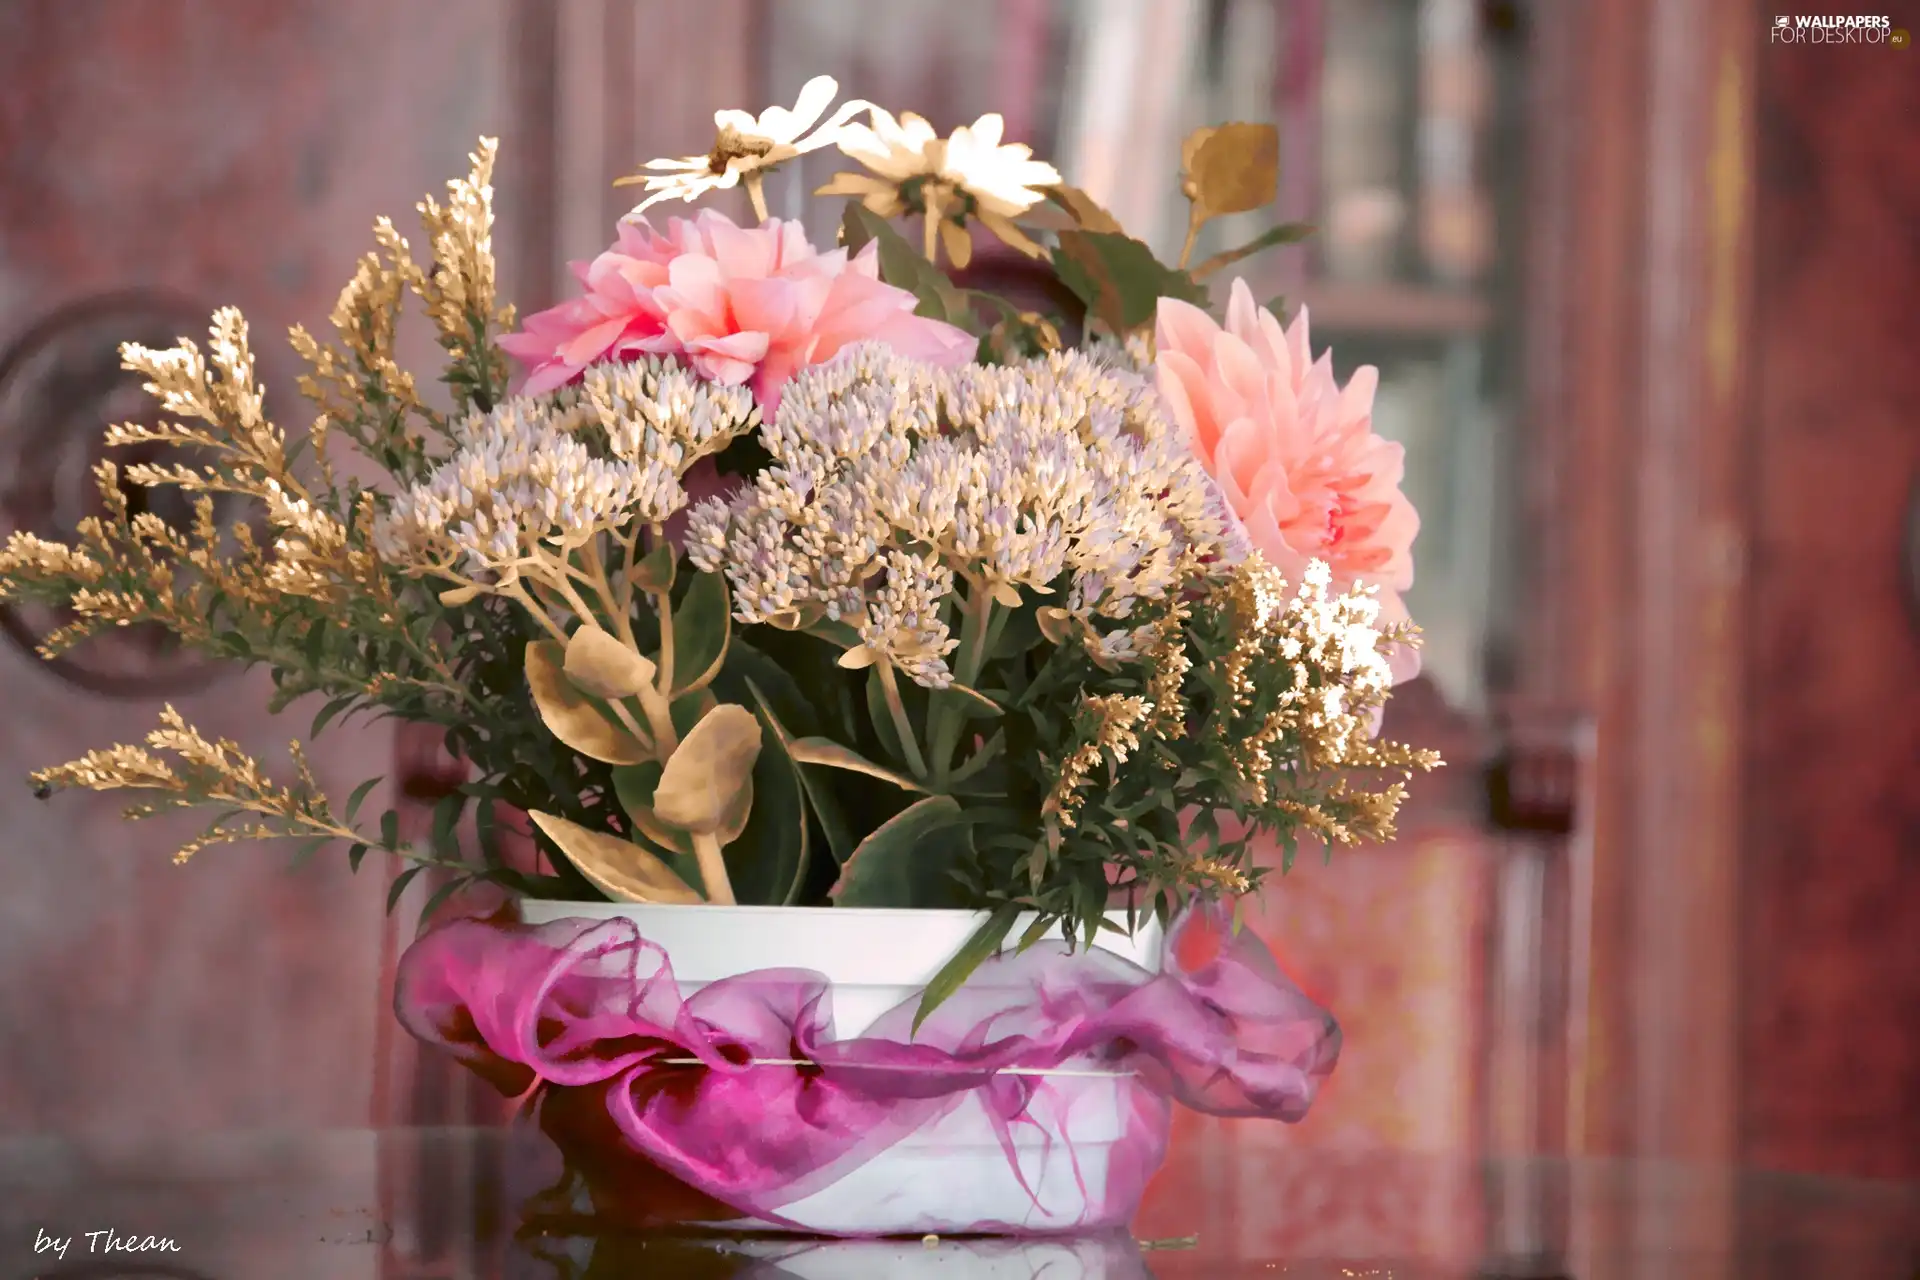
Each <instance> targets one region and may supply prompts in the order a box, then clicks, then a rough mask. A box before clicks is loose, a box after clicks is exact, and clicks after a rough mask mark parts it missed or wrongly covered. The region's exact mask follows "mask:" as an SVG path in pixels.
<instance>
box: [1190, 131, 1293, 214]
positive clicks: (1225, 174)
mask: <svg viewBox="0 0 1920 1280" xmlns="http://www.w3.org/2000/svg"><path fill="white" fill-rule="evenodd" d="M1180 154H1181V160H1182V162H1183V164H1184V167H1185V169H1186V180H1185V181H1184V182H1183V183H1182V185H1181V190H1182V191H1184V192H1185V193H1186V196H1187V198H1188V199H1189V200H1191V201H1193V205H1194V216H1195V217H1196V218H1197V219H1198V220H1200V221H1205V220H1206V219H1208V218H1217V217H1219V216H1220V215H1221V214H1223V213H1246V212H1248V211H1249V210H1252V209H1260V208H1264V207H1265V206H1267V205H1270V204H1272V203H1273V200H1274V196H1275V195H1276V194H1277V193H1278V191H1279V188H1280V131H1279V130H1278V129H1276V128H1274V127H1273V126H1272V125H1270V124H1223V125H1219V126H1217V127H1215V128H1212V129H1198V130H1195V131H1194V132H1193V133H1192V134H1189V135H1188V137H1187V141H1186V143H1185V145H1183V146H1182V147H1181V149H1180Z"/></svg>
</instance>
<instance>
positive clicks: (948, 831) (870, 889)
mask: <svg viewBox="0 0 1920 1280" xmlns="http://www.w3.org/2000/svg"><path fill="white" fill-rule="evenodd" d="M966 832H967V828H966V824H965V822H964V821H963V818H962V813H961V809H960V803H959V802H958V801H957V800H955V799H954V798H953V797H952V796H928V797H927V798H926V799H924V800H920V801H917V802H916V803H914V804H910V805H908V806H907V807H906V808H905V809H902V810H901V811H900V812H899V813H896V814H895V815H894V816H893V817H891V818H889V819H887V820H886V821H885V822H883V823H881V824H880V825H879V826H878V827H876V828H875V829H874V831H873V833H872V834H871V835H869V836H868V837H867V838H866V839H865V840H862V841H861V842H860V845H859V847H858V848H856V849H855V850H854V851H853V856H852V857H851V858H848V859H847V864H846V866H845V867H843V868H841V871H840V879H839V882H838V883H836V884H835V885H834V886H833V888H832V890H830V891H829V895H828V896H830V897H831V898H832V899H833V901H834V904H835V905H836V906H842V907H945V906H953V905H956V904H955V902H954V899H955V889H956V886H955V885H954V884H953V882H952V880H951V878H950V877H949V876H948V875H947V872H948V871H949V870H951V869H953V868H954V867H956V866H958V865H959V862H960V859H961V857H962V856H964V854H965V853H966V852H967V848H968V846H967V842H966Z"/></svg>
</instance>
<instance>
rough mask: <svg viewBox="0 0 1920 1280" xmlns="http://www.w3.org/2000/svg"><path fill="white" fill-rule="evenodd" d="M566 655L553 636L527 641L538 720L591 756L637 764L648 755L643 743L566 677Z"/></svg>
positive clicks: (569, 744) (598, 758)
mask: <svg viewBox="0 0 1920 1280" xmlns="http://www.w3.org/2000/svg"><path fill="white" fill-rule="evenodd" d="M564 663H565V655H564V653H563V651H562V650H561V648H560V646H559V645H558V644H557V643H555V642H554V641H552V640H535V641H532V642H531V643H529V644H528V645H527V687H528V688H530V689H532V690H533V705H534V706H535V707H536V708H537V709H538V710H539V712H540V719H541V722H542V723H544V724H545V725H546V726H547V730H548V732H550V733H552V734H553V736H554V737H556V738H558V739H560V741H562V742H564V743H566V744H567V745H568V746H569V747H572V748H573V749H574V750H575V751H578V752H579V753H580V754H581V755H583V756H586V757H588V758H589V759H593V760H603V761H605V762H606V763H608V764H639V763H640V762H641V761H643V760H647V759H651V756H649V754H648V752H647V749H646V746H645V744H643V743H642V742H641V741H640V740H639V739H638V738H636V737H634V736H633V735H632V734H631V733H628V732H627V731H626V730H625V729H622V728H621V727H620V726H619V725H616V724H614V723H613V722H612V721H611V720H608V719H607V718H606V717H605V716H603V715H601V714H600V711H599V709H598V708H596V707H595V706H594V705H593V703H591V702H589V701H588V700H587V696H586V695H585V694H583V693H581V692H580V690H579V689H577V688H575V687H574V685H573V682H572V681H570V680H568V679H567V676H566V671H565V669H564Z"/></svg>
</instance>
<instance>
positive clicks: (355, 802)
mask: <svg viewBox="0 0 1920 1280" xmlns="http://www.w3.org/2000/svg"><path fill="white" fill-rule="evenodd" d="M382 781H383V779H381V778H368V779H367V780H366V781H365V782H363V783H361V784H360V785H359V786H357V787H355V788H354V789H353V794H352V795H350V796H348V797H347V812H346V818H345V823H346V825H347V826H349V827H350V826H352V825H353V816H354V815H355V814H356V813H359V812H360V805H361V804H362V803H363V802H364V801H365V800H366V798H367V795H368V793H370V792H371V791H372V790H373V789H374V788H375V787H377V786H379V785H380V783H381V782H382Z"/></svg>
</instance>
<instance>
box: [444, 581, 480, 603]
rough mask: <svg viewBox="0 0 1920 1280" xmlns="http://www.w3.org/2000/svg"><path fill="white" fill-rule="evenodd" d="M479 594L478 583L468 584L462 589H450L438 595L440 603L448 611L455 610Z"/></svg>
mask: <svg viewBox="0 0 1920 1280" xmlns="http://www.w3.org/2000/svg"><path fill="white" fill-rule="evenodd" d="M479 594H480V586H479V584H478V583H468V584H467V585H466V586H464V587H450V588H448V589H447V590H445V591H442V592H441V593H440V603H441V604H443V605H445V606H446V607H447V608H449V609H456V608H458V607H459V606H461V605H463V604H466V603H467V602H468V601H470V600H472V599H473V598H474V597H475V596H477V595H479Z"/></svg>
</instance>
